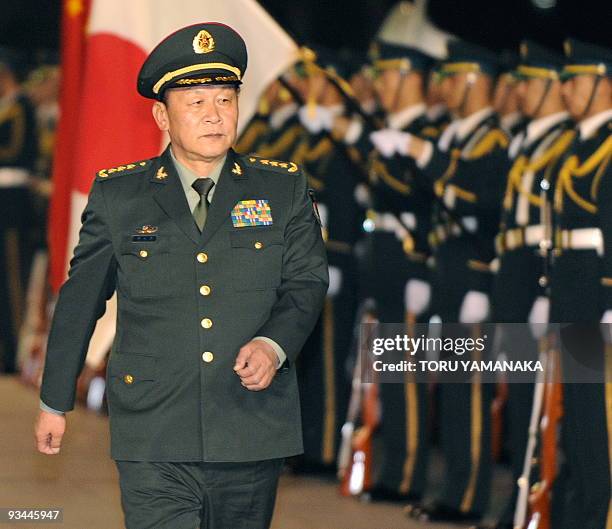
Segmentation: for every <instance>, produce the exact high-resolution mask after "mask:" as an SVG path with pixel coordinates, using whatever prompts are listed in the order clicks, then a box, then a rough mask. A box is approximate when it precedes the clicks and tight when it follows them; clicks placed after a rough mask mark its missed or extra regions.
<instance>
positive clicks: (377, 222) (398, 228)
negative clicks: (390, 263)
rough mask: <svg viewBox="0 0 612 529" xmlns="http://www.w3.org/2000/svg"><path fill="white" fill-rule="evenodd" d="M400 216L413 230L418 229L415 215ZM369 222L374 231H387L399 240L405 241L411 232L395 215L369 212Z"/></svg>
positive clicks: (403, 214) (407, 213) (408, 213)
mask: <svg viewBox="0 0 612 529" xmlns="http://www.w3.org/2000/svg"><path fill="white" fill-rule="evenodd" d="M400 216H401V218H402V220H403V221H404V222H406V224H407V225H409V226H410V228H411V229H416V217H415V215H414V213H410V212H403V213H400ZM368 220H369V221H370V222H371V225H372V227H373V229H374V231H386V232H389V233H395V236H396V237H397V239H398V240H400V241H402V240H404V239H405V238H406V237H407V236H408V235H410V232H409V231H408V229H406V226H404V224H402V223H401V222H400V220H399V219H398V218H397V215H395V214H394V213H379V212H377V211H373V210H369V211H368Z"/></svg>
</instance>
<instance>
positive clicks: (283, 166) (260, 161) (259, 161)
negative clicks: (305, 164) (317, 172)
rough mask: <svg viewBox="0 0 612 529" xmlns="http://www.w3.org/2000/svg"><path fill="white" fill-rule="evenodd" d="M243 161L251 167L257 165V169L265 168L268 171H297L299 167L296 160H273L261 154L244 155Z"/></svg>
mask: <svg viewBox="0 0 612 529" xmlns="http://www.w3.org/2000/svg"><path fill="white" fill-rule="evenodd" d="M242 159H243V161H244V162H245V164H246V165H248V166H250V167H256V168H257V169H264V170H268V171H274V172H276V173H297V172H298V171H299V167H298V165H297V164H296V163H295V162H283V161H281V160H271V159H269V158H262V157H261V156H254V155H252V154H251V155H249V156H244V157H243V158H242Z"/></svg>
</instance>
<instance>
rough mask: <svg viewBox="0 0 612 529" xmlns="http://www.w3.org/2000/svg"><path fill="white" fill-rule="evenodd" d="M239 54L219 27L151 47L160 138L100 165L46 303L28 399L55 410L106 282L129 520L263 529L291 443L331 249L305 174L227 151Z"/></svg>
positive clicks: (48, 442) (241, 47) (148, 71)
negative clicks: (62, 274) (38, 370)
mask: <svg viewBox="0 0 612 529" xmlns="http://www.w3.org/2000/svg"><path fill="white" fill-rule="evenodd" d="M246 66H247V50H246V45H245V43H244V41H243V40H242V38H241V37H240V36H239V35H238V34H237V33H236V32H235V31H234V30H233V29H231V28H230V27H228V26H225V25H223V24H219V23H203V24H195V25H192V26H188V27H185V28H182V29H180V30H178V31H176V32H175V33H172V34H171V35H170V36H169V37H167V38H166V39H165V40H163V41H162V42H161V43H160V44H159V45H158V46H157V47H156V48H154V49H153V51H152V52H151V53H150V54H149V56H148V58H147V59H146V61H145V63H144V64H143V66H142V68H141V70H140V73H139V76H138V91H139V93H140V94H141V95H143V96H144V97H147V98H150V99H153V100H155V102H154V104H153V116H154V118H155V121H156V123H157V125H158V127H159V128H160V130H163V131H167V132H168V133H169V136H170V140H171V144H170V145H169V146H168V147H167V148H166V150H165V151H164V152H163V154H162V155H161V156H158V157H155V158H152V159H148V160H143V161H139V162H133V163H128V164H125V165H121V166H119V167H114V168H112V169H105V170H101V171H99V172H98V174H97V176H96V179H95V181H94V184H93V187H92V190H91V192H90V195H89V201H88V204H87V206H86V208H85V211H84V213H83V217H82V218H83V226H82V228H81V231H80V237H79V243H78V245H77V247H76V249H75V253H74V258H73V259H72V261H71V267H70V272H69V278H68V280H67V281H66V283H65V284H64V286H63V287H62V289H61V292H60V295H59V299H58V302H57V305H56V308H55V314H54V318H53V323H52V328H51V332H50V335H49V343H48V349H47V359H46V364H45V370H44V375H43V382H42V388H41V400H42V404H41V406H43V407H44V406H47V407H50V408H52V409H54V410H55V412H66V411H69V410H72V409H73V407H74V400H75V386H76V379H77V376H78V374H79V373H80V371H81V369H82V367H83V363H84V358H85V352H86V351H87V347H88V342H89V339H90V337H91V334H92V331H93V328H94V325H95V322H96V320H97V319H98V318H99V317H100V315H101V314H102V313H103V311H104V307H105V302H106V300H107V299H108V298H109V297H110V296H111V295H112V293H113V291H115V289H116V291H117V298H118V299H117V304H118V318H117V335H116V337H115V341H114V344H113V348H112V351H111V354H110V358H109V364H108V370H107V388H108V405H109V418H110V429H111V457H112V458H113V459H114V460H115V461H116V464H117V467H118V470H119V480H120V485H121V495H122V496H121V498H122V506H123V509H124V513H125V521H126V526H127V528H128V529H143V528H145V527H147V528H150V527H155V528H156V529H170V528H171V529H193V528H194V527H200V525H202V526H206V527H220V528H234V527H239V526H241V525H244V524H245V523H246V524H248V526H249V527H253V528H257V529H265V528H268V527H269V524H270V520H271V518H272V512H273V508H274V499H275V494H276V486H277V480H278V476H279V473H280V470H281V466H282V461H283V458H284V457H288V456H293V455H296V454H299V453H300V452H301V451H302V432H301V421H300V404H299V396H298V388H297V378H296V368H295V366H296V359H297V356H298V353H299V351H300V349H301V348H302V345H303V343H304V342H305V340H306V338H307V337H308V335H309V334H310V332H311V331H312V328H313V327H314V325H315V322H316V320H317V318H318V316H319V313H320V310H321V308H322V305H323V301H324V298H325V293H326V291H327V286H328V271H327V258H326V254H325V248H324V244H323V239H322V237H321V230H320V227H319V223H318V221H317V217H316V215H315V211H314V208H313V201H312V199H311V197H309V195H308V193H307V181H306V176H305V175H304V173H302V171H301V170H300V168H299V167H298V166H297V165H295V164H294V163H291V162H285V161H282V160H275V159H269V158H259V157H256V156H250V155H247V156H240V155H238V154H236V153H235V152H234V151H233V150H232V149H231V145H232V144H233V143H234V140H235V138H236V125H237V120H238V85H240V84H241V82H242V78H243V75H244V73H245V69H246ZM64 429H65V417H62V416H60V415H57V414H54V413H53V412H52V411H51V410H49V408H46V411H41V412H40V414H39V418H38V421H37V425H36V436H37V442H38V448H39V450H40V451H41V452H43V453H45V454H56V453H58V452H59V447H60V442H61V437H62V435H63V433H64Z"/></svg>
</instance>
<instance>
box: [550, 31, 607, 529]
mask: <svg viewBox="0 0 612 529" xmlns="http://www.w3.org/2000/svg"><path fill="white" fill-rule="evenodd" d="M566 53H567V54H568V59H567V60H568V64H566V66H565V70H564V72H565V73H566V74H568V75H593V77H594V81H595V82H597V77H603V78H605V77H607V78H608V80H609V76H610V74H611V71H612V52H611V51H610V50H608V49H603V48H599V47H597V46H593V45H590V44H585V43H581V42H577V41H568V43H567V44H566ZM611 159H612V109H609V110H607V111H603V112H600V113H599V114H595V115H593V116H591V117H589V118H586V119H583V120H581V121H580V122H579V123H578V126H577V135H576V139H575V141H574V143H573V144H572V146H571V148H570V152H569V155H568V157H567V159H566V160H565V162H564V164H563V165H562V167H561V169H560V171H559V175H558V179H557V185H556V187H555V214H556V223H557V232H556V234H555V254H554V265H553V274H552V283H551V290H552V292H551V321H553V322H558V323H561V324H563V323H576V324H577V325H574V326H569V327H566V328H565V329H564V330H562V331H561V343H562V346H563V347H564V348H565V349H566V350H567V351H568V354H569V357H570V358H574V359H579V361H580V362H581V363H582V364H584V365H587V366H589V367H591V368H592V369H594V370H595V371H596V372H598V373H601V374H602V375H601V376H600V378H599V382H598V383H590V384H574V383H566V384H564V385H563V411H564V415H563V419H562V421H563V422H562V430H563V435H562V446H563V451H564V454H565V461H566V466H567V470H568V477H567V478H568V479H567V485H566V487H567V495H566V498H565V503H566V505H565V508H564V512H563V515H564V525H563V527H570V523H572V520H573V521H574V523H580V524H581V526H582V527H585V528H588V529H595V528H602V527H605V528H608V527H610V526H612V512H611V511H612V509H611V508H610V446H611V438H612V420H611V417H612V406H611V403H612V384H611V383H610V380H611V378H610V373H611V370H610V366H611V365H612V355H611V352H610V345H609V343H607V344H606V343H605V342H604V340H602V339H601V335H600V334H599V325H598V323H599V322H600V321H610V318H609V314H610V313H609V312H608V311H609V310H611V309H612V279H611V278H612V251H611V250H610V249H611V248H612V207H611V205H612V166H611V165H610V161H611ZM602 315H603V320H602ZM603 332H604V336H607V337H608V340H609V333H610V325H609V324H606V325H605V328H604V329H603ZM565 359H566V357H564V361H565ZM562 368H563V369H564V370H565V372H564V376H565V379H566V380H571V376H572V373H571V372H570V371H569V367H568V366H567V365H565V364H564V365H563V366H562ZM568 513H569V514H568Z"/></svg>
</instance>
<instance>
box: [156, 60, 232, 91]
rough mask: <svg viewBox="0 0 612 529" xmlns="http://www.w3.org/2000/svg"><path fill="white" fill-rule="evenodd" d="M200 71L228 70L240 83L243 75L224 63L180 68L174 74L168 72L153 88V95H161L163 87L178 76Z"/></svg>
mask: <svg viewBox="0 0 612 529" xmlns="http://www.w3.org/2000/svg"><path fill="white" fill-rule="evenodd" d="M199 70H228V71H230V72H232V73H233V74H235V75H236V77H237V78H238V80H239V81H240V79H241V77H242V75H241V73H240V69H239V68H236V67H235V66H230V65H229V64H225V63H223V62H210V63H207V64H192V65H191V66H185V67H184V68H179V69H178V70H174V71H173V72H168V73H167V74H165V75H164V76H163V77H162V78H161V79H160V80H159V81H157V83H155V85H154V86H153V93H154V94H159V91H160V90H161V87H162V86H163V85H165V84H166V83H168V82H169V81H172V79H176V78H177V77H178V76H180V75H183V74H186V73H191V72H196V71H199Z"/></svg>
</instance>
